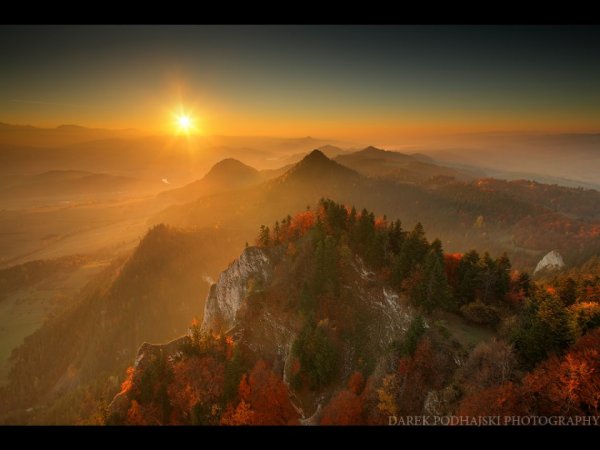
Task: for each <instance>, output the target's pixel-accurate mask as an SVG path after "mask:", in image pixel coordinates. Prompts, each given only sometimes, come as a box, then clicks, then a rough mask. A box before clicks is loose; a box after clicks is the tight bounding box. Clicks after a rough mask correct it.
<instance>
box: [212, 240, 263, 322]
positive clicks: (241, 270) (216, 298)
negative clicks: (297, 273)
mask: <svg viewBox="0 0 600 450" xmlns="http://www.w3.org/2000/svg"><path fill="white" fill-rule="evenodd" d="M271 274H272V264H271V259H270V257H269V256H268V254H267V252H266V251H265V250H264V249H262V248H259V247H247V248H246V249H244V251H243V252H242V254H241V256H240V257H239V258H238V259H236V260H235V261H234V262H233V263H231V265H230V266H229V267H228V268H227V269H226V270H225V271H224V272H222V273H221V276H220V277H219V280H218V281H217V283H216V284H213V285H212V286H211V288H210V291H209V293H208V298H207V299H206V304H205V307H204V320H203V322H202V330H204V331H215V332H220V331H226V330H228V329H229V328H231V327H232V326H233V324H234V321H235V318H236V315H237V312H238V311H239V309H240V307H241V306H242V304H243V302H244V300H245V299H246V297H247V295H248V294H249V292H250V291H252V290H256V289H260V287H261V286H262V285H264V284H265V283H266V282H267V281H268V280H269V279H270V277H271Z"/></svg>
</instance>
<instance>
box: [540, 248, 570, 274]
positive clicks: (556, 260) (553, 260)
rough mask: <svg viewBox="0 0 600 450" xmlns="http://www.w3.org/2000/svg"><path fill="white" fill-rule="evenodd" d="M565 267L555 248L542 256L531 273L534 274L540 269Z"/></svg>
mask: <svg viewBox="0 0 600 450" xmlns="http://www.w3.org/2000/svg"><path fill="white" fill-rule="evenodd" d="M563 267H565V263H564V261H563V259H562V256H560V253H558V252H557V251H556V250H552V251H551V252H550V253H548V254H547V255H546V256H544V257H543V258H542V259H541V260H540V262H539V263H538V264H537V266H536V267H535V270H534V271H533V274H534V275H535V274H536V273H538V272H539V271H541V270H559V269H562V268H563Z"/></svg>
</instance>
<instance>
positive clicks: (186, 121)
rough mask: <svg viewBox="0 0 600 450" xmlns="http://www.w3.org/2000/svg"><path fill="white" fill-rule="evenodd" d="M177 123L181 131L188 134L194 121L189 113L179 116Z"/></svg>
mask: <svg viewBox="0 0 600 450" xmlns="http://www.w3.org/2000/svg"><path fill="white" fill-rule="evenodd" d="M177 125H178V127H179V131H181V132H183V133H186V134H187V133H189V132H190V131H191V130H192V128H193V126H194V123H193V121H192V118H191V117H190V116H189V115H187V114H181V115H179V116H177Z"/></svg>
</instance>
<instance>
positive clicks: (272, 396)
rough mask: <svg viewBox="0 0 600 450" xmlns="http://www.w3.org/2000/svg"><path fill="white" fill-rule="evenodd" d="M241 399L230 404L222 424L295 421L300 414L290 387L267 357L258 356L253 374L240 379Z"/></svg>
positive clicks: (276, 423)
mask: <svg viewBox="0 0 600 450" xmlns="http://www.w3.org/2000/svg"><path fill="white" fill-rule="evenodd" d="M238 393H239V402H238V404H237V405H236V406H235V407H233V406H232V405H230V406H229V407H228V408H227V410H226V411H225V413H224V414H223V417H222V419H221V424H222V425H294V424H297V423H298V418H299V414H298V412H297V411H296V410H295V409H294V407H293V406H292V403H291V402H290V399H289V396H288V392H287V388H286V386H285V384H283V381H282V380H281V377H279V376H277V375H276V374H275V373H274V372H273V371H272V370H271V368H270V367H269V365H268V364H267V363H266V362H265V361H264V360H259V361H258V362H257V363H256V364H255V365H254V368H253V369H252V371H251V372H250V376H248V375H244V376H243V377H242V380H241V381H240V385H239V389H238Z"/></svg>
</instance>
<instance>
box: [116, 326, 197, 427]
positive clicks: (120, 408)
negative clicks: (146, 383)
mask: <svg viewBox="0 0 600 450" xmlns="http://www.w3.org/2000/svg"><path fill="white" fill-rule="evenodd" d="M189 343H190V338H189V336H182V337H180V338H177V339H174V340H172V341H171V342H168V343H166V344H149V343H148V342H144V343H143V344H142V345H141V346H140V348H139V350H138V353H137V357H136V358H135V363H134V365H133V368H134V369H135V370H136V371H143V370H144V369H146V367H147V365H148V364H149V363H150V362H151V361H152V360H155V359H156V358H159V357H160V356H164V357H165V358H167V359H172V358H176V357H178V356H181V347H182V346H184V345H186V344H189ZM130 404H131V400H130V398H129V392H127V391H121V392H119V393H118V394H117V395H115V397H114V398H113V399H112V401H111V402H110V404H109V405H108V417H109V419H108V424H112V423H122V422H123V420H125V417H126V416H127V410H128V409H129V406H130Z"/></svg>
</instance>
